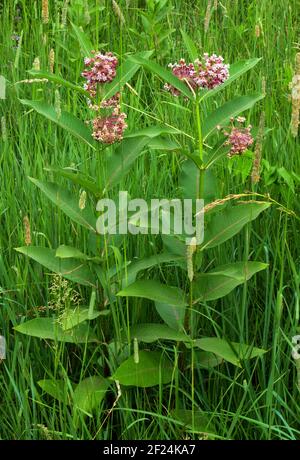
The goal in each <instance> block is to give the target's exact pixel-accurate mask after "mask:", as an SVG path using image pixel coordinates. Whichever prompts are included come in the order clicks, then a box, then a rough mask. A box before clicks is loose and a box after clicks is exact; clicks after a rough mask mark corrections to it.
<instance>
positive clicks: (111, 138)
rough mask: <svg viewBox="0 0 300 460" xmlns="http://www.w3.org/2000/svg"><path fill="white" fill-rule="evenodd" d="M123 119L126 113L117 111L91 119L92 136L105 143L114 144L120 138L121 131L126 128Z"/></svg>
mask: <svg viewBox="0 0 300 460" xmlns="http://www.w3.org/2000/svg"><path fill="white" fill-rule="evenodd" d="M125 119H126V114H125V113H118V112H117V111H114V112H113V114H112V115H110V116H108V117H103V118H101V117H98V118H95V119H94V120H93V133H92V136H93V138H94V139H96V140H97V141H100V142H103V143H105V144H114V143H115V142H117V141H120V140H122V139H123V133H124V131H125V129H126V128H127V124H126V123H125Z"/></svg>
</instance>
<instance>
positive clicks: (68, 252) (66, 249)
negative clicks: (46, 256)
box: [55, 244, 88, 260]
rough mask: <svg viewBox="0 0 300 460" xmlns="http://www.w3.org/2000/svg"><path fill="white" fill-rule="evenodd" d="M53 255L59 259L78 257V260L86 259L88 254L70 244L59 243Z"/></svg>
mask: <svg viewBox="0 0 300 460" xmlns="http://www.w3.org/2000/svg"><path fill="white" fill-rule="evenodd" d="M55 257H59V258H60V259H72V258H73V259H80V260H88V256H87V255H86V254H84V253H83V252H81V251H79V249H76V248H73V247H72V246H66V245H65V244H61V245H60V246H59V247H58V248H57V249H56V253H55Z"/></svg>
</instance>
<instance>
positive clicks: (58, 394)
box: [37, 379, 70, 404]
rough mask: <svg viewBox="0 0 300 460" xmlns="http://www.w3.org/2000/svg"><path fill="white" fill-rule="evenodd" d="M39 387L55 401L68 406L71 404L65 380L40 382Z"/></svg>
mask: <svg viewBox="0 0 300 460" xmlns="http://www.w3.org/2000/svg"><path fill="white" fill-rule="evenodd" d="M37 383H38V385H39V386H40V387H41V388H42V390H43V391H45V393H48V394H49V395H50V396H52V397H53V398H54V399H57V400H58V401H60V402H62V403H66V404H70V395H69V394H68V391H67V390H68V389H67V386H66V381H65V380H55V379H45V380H39V381H38V382H37Z"/></svg>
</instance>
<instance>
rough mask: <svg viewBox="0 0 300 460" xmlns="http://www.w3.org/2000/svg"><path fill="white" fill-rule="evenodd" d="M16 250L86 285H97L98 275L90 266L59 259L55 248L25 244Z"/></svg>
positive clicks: (53, 270)
mask: <svg viewBox="0 0 300 460" xmlns="http://www.w3.org/2000/svg"><path fill="white" fill-rule="evenodd" d="M16 251H18V252H20V253H21V254H24V255H25V256H28V257H30V258H31V259H33V260H35V261H36V262H38V263H39V264H41V265H43V266H44V267H46V268H47V269H48V270H51V271H52V272H54V273H57V274H58V275H61V276H63V277H64V278H67V279H69V280H71V281H74V282H75V283H79V284H83V285H85V286H93V287H94V286H95V283H96V277H95V275H94V273H92V272H91V270H90V268H89V267H88V266H87V265H85V264H84V263H82V262H79V261H78V260H72V259H59V258H58V257H56V256H55V254H56V251H55V250H54V249H49V248H43V247H40V246H23V247H21V248H16Z"/></svg>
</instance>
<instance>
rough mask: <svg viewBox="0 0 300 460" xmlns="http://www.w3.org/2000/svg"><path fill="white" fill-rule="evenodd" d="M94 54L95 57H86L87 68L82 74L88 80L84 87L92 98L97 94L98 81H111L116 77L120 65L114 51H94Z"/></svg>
mask: <svg viewBox="0 0 300 460" xmlns="http://www.w3.org/2000/svg"><path fill="white" fill-rule="evenodd" d="M93 54H94V56H93V57H91V58H89V57H86V58H85V59H84V64H85V70H84V71H83V72H82V74H81V75H82V76H83V77H84V78H85V79H86V81H87V83H86V84H85V85H84V88H85V89H86V90H87V91H88V93H89V94H90V96H91V97H92V98H93V97H95V96H96V94H97V84H98V83H100V84H102V83H109V82H111V81H112V80H113V79H114V78H115V76H116V67H117V65H118V59H117V58H116V56H114V55H113V53H110V52H108V53H105V54H102V53H99V52H97V53H96V52H95V51H94V52H93Z"/></svg>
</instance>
